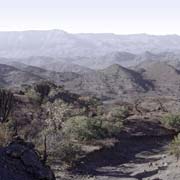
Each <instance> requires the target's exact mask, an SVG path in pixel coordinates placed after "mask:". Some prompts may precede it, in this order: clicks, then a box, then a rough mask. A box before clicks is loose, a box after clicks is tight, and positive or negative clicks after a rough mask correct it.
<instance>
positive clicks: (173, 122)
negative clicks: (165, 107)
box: [161, 114, 180, 131]
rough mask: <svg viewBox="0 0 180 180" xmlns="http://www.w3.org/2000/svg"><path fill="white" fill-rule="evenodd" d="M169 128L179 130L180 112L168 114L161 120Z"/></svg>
mask: <svg viewBox="0 0 180 180" xmlns="http://www.w3.org/2000/svg"><path fill="white" fill-rule="evenodd" d="M161 122H162V123H163V124H165V125H166V126H167V127H169V128H174V129H176V130H177V131H178V130H180V115H179V114H168V115H166V116H164V117H163V118H162V120H161Z"/></svg>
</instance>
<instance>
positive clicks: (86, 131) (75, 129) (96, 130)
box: [64, 116, 106, 141]
mask: <svg viewBox="0 0 180 180" xmlns="http://www.w3.org/2000/svg"><path fill="white" fill-rule="evenodd" d="M64 133H65V135H66V136H71V137H73V138H74V139H77V140H82V141H86V140H92V139H101V138H103V137H105V134H106V130H105V129H104V128H103V127H102V120H100V119H98V118H89V117H86V116H75V117H72V118H70V119H68V120H67V121H66V122H65V125H64Z"/></svg>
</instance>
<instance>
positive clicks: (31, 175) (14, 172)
mask: <svg viewBox="0 0 180 180" xmlns="http://www.w3.org/2000/svg"><path fill="white" fill-rule="evenodd" d="M0 179H3V180H10V179H13V180H55V177H54V174H53V172H52V170H51V169H50V167H49V166H46V165H44V164H43V163H42V161H41V159H40V158H39V156H38V154H37V152H36V151H35V149H34V145H33V144H32V143H26V142H24V141H23V140H22V139H20V138H16V139H15V140H13V142H12V143H10V144H9V146H7V147H5V148H1V149H0Z"/></svg>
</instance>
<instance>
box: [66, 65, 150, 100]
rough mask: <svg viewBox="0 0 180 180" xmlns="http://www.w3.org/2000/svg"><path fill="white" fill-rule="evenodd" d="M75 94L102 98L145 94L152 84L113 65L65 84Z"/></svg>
mask: <svg viewBox="0 0 180 180" xmlns="http://www.w3.org/2000/svg"><path fill="white" fill-rule="evenodd" d="M66 87H67V88H68V89H71V90H74V91H76V92H77V93H82V94H93V95H98V96H100V97H102V98H106V97H109V98H111V97H115V96H116V97H118V96H121V95H123V94H134V93H137V92H146V91H148V90H149V89H151V88H152V84H151V83H150V82H149V81H147V80H144V79H143V78H142V76H141V75H140V74H139V73H136V72H134V71H132V70H128V69H126V68H123V67H121V66H120V65H117V64H114V65H112V66H110V67H108V68H106V69H104V70H100V71H96V72H95V73H88V74H85V75H83V76H82V77H80V78H77V79H74V80H73V81H72V82H68V83H67V84H66Z"/></svg>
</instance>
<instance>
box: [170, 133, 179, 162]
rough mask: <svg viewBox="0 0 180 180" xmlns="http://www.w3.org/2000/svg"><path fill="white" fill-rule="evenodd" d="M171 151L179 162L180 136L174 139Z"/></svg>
mask: <svg viewBox="0 0 180 180" xmlns="http://www.w3.org/2000/svg"><path fill="white" fill-rule="evenodd" d="M169 150H170V152H171V154H173V155H174V156H175V157H176V158H177V160H179V158H180V134H178V136H176V137H175V138H174V140H173V141H172V143H171V144H170V147H169Z"/></svg>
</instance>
